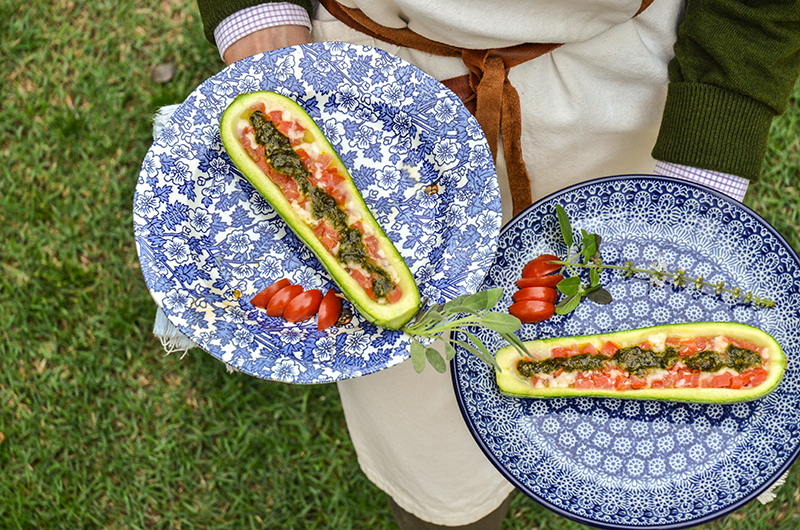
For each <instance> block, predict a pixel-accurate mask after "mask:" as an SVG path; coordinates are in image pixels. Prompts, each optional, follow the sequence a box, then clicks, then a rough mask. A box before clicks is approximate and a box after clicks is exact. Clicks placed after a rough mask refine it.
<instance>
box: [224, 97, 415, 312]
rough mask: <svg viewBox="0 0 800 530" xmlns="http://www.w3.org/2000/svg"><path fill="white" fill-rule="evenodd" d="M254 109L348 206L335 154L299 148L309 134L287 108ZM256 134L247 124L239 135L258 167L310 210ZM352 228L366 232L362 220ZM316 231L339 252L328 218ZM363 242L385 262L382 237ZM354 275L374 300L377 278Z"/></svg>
mask: <svg viewBox="0 0 800 530" xmlns="http://www.w3.org/2000/svg"><path fill="white" fill-rule="evenodd" d="M250 110H251V111H252V112H255V111H261V112H263V113H264V114H265V115H266V116H268V118H269V120H270V121H272V122H273V123H274V124H275V125H276V127H277V128H278V131H280V132H281V133H282V134H283V135H284V136H287V137H289V139H290V141H291V143H292V145H293V146H294V147H295V152H296V153H297V155H298V156H299V157H300V161H301V162H303V165H304V166H305V167H306V169H307V170H308V172H309V173H310V175H309V177H308V179H309V182H310V183H311V185H312V186H318V187H319V188H321V189H322V190H323V191H325V192H326V193H327V194H328V195H330V196H331V197H333V199H334V200H335V201H336V203H337V204H338V205H339V206H340V207H342V208H344V206H345V205H346V204H348V203H349V202H350V199H351V197H350V192H349V189H348V188H347V186H346V185H344V183H345V182H346V179H345V177H344V176H343V175H342V174H341V173H340V172H339V169H338V168H337V167H336V166H332V165H331V163H332V162H333V160H334V157H333V156H331V155H330V154H327V153H322V154H319V155H317V156H316V157H312V156H311V155H309V153H308V152H307V151H306V150H305V149H302V148H297V146H298V145H300V144H301V143H302V142H303V138H304V135H305V128H304V127H303V126H302V125H301V124H300V123H299V122H296V121H289V120H284V119H283V111H281V110H274V111H271V112H266V107H265V105H264V103H258V104H256V105H253V106H252V107H251V108H250ZM253 133H254V130H253V128H252V127H251V126H249V125H246V126H244V127H243V128H242V130H241V132H240V135H239V139H240V141H241V144H242V147H243V148H244V149H245V150H246V151H247V153H248V154H249V155H250V157H251V158H252V159H253V161H255V162H256V164H257V165H258V167H259V168H261V170H262V171H263V172H264V173H265V174H266V175H267V176H268V177H269V178H270V180H272V182H274V183H275V184H276V185H277V186H278V187H279V188H281V190H282V192H283V195H284V197H286V199H287V200H289V201H291V202H294V203H296V204H298V205H299V207H300V208H301V209H304V210H306V211H308V205H309V198H308V196H306V195H305V194H303V193H302V192H301V191H300V189H299V187H298V184H297V181H295V180H294V179H293V178H291V177H289V176H287V175H284V174H282V173H279V172H278V171H275V170H274V169H273V168H272V166H270V165H269V164H268V163H267V161H266V159H265V156H264V146H262V145H257V144H255V143H254V142H252V141H251V140H250V136H251V135H253ZM345 212H346V210H345ZM352 227H353V228H357V229H358V230H359V231H360V232H361V233H362V234H364V233H365V230H364V227H363V225H362V224H361V222H359V221H356V222H355V223H353V225H352ZM313 232H314V234H315V235H316V237H317V239H318V240H319V241H320V242H321V243H322V244H323V246H324V247H325V248H326V249H328V251H329V252H331V254H334V255H335V249H336V248H337V246H338V245H339V241H340V240H341V236H340V234H339V232H338V231H337V230H336V229H334V228H333V227H332V226H330V225H329V224H328V223H327V221H325V220H323V221H322V222H319V223H317V224H316V225H315V226H314V227H313ZM363 241H364V246H365V247H366V249H367V255H368V256H369V257H371V258H372V259H373V260H375V261H376V262H381V261H383V258H382V257H381V256H380V252H379V251H380V242H379V240H378V238H377V237H375V236H374V235H372V234H369V235H365V236H364V239H363ZM350 275H351V276H352V277H353V278H354V279H355V280H356V282H358V284H359V285H360V286H361V287H362V288H363V289H364V291H366V293H367V295H368V296H369V297H370V298H372V299H373V300H374V299H375V294H374V292H373V290H372V283H373V277H370V276H368V275H366V274H364V273H363V272H362V271H361V270H359V269H353V270H351V271H350ZM402 297H403V291H402V290H401V289H400V288H399V287H398V286H396V285H395V286H394V289H392V290H391V291H390V292H389V293H387V295H386V297H385V298H386V301H387V302H389V303H395V302H397V301H399V300H400V299H401V298H402Z"/></svg>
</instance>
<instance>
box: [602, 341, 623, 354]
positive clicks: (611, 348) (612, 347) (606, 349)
mask: <svg viewBox="0 0 800 530" xmlns="http://www.w3.org/2000/svg"><path fill="white" fill-rule="evenodd" d="M617 350H619V346H618V345H616V344H614V343H613V342H611V341H610V340H609V341H606V343H605V344H603V347H602V348H600V353H602V354H603V355H605V356H606V357H611V356H612V355H614V354H615V353H617Z"/></svg>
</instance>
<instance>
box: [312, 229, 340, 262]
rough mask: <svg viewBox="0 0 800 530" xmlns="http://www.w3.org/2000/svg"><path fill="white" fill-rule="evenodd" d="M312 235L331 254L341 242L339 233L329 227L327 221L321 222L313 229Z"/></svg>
mask: <svg viewBox="0 0 800 530" xmlns="http://www.w3.org/2000/svg"><path fill="white" fill-rule="evenodd" d="M314 235H315V236H317V239H319V241H320V243H322V244H323V245H324V246H325V248H327V249H328V251H329V252H330V253H331V254H334V249H336V247H337V245H338V244H339V241H340V240H341V236H340V235H339V232H338V231H337V230H336V229H335V228H334V227H332V226H331V225H329V224H328V222H327V221H322V222H321V223H319V224H318V225H317V227H316V228H314Z"/></svg>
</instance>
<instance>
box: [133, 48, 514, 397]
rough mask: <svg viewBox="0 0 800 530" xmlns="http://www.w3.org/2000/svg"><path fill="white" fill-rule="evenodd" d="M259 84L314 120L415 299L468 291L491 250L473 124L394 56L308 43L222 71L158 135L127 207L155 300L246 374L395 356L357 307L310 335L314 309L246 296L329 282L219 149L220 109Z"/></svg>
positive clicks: (398, 342)
mask: <svg viewBox="0 0 800 530" xmlns="http://www.w3.org/2000/svg"><path fill="white" fill-rule="evenodd" d="M255 90H273V91H276V92H280V93H281V94H283V95H285V96H288V97H290V98H292V99H294V100H295V101H297V102H298V103H299V104H300V105H301V106H302V107H303V108H304V109H305V110H306V111H307V112H308V113H309V114H310V115H311V117H312V118H314V120H315V121H317V123H318V124H319V125H320V127H321V128H322V129H323V131H324V132H325V134H326V135H327V137H328V139H329V140H330V141H331V144H332V145H333V146H334V148H335V149H336V150H337V152H338V154H339V156H340V157H341V158H342V160H343V161H344V163H345V164H346V165H347V166H348V168H349V169H350V170H351V174H352V176H353V178H354V180H355V182H356V184H357V185H358V187H359V189H360V190H361V193H362V195H363V197H364V200H365V201H366V203H367V205H368V206H369V207H370V209H371V210H372V212H373V214H374V215H375V217H376V219H377V220H378V222H379V223H380V224H381V226H382V227H383V228H384V230H385V231H386V233H387V235H388V236H389V237H390V238H391V239H392V241H393V242H394V243H395V245H396V246H397V248H398V250H399V251H400V254H401V255H402V256H403V258H404V259H405V260H406V262H407V263H408V265H409V267H410V268H411V271H412V272H413V274H414V276H415V278H416V280H417V283H418V285H419V288H420V294H421V296H423V297H427V298H429V299H430V300H432V301H438V302H443V301H445V300H448V299H450V298H453V297H455V296H459V295H461V294H465V293H468V292H474V291H475V290H476V289H477V287H478V285H479V284H480V283H481V281H483V278H484V276H485V273H486V270H487V269H488V267H489V265H490V264H491V263H492V260H493V259H494V254H495V250H496V248H497V237H498V234H499V231H500V193H499V189H498V186H497V177H496V174H495V170H494V163H493V162H492V158H491V153H490V152H489V147H488V145H487V143H486V139H485V137H484V136H483V132H482V131H481V128H480V126H479V125H478V123H477V121H475V119H474V118H473V117H472V116H471V115H470V114H469V112H468V111H467V110H466V109H465V108H464V106H463V105H462V104H461V102H460V101H459V100H458V99H457V98H456V96H455V95H454V94H453V93H452V92H450V91H449V90H448V89H446V88H445V87H444V86H443V85H442V84H441V83H439V82H438V81H436V80H435V79H433V78H432V77H430V76H428V75H427V74H425V73H424V72H422V71H421V70H419V69H418V68H416V67H414V66H412V65H411V64H409V63H407V62H405V61H402V60H400V59H399V58H397V57H394V56H391V55H389V54H387V53H385V52H383V51H381V50H377V49H374V48H368V47H363V46H354V45H349V44H343V43H315V44H310V45H303V46H297V47H292V48H285V49H282V50H277V51H274V52H270V53H267V54H263V55H259V56H255V57H251V58H248V59H245V60H242V61H239V62H237V63H236V64H234V65H231V66H230V67H228V68H226V69H225V70H223V71H221V72H219V73H218V74H217V75H215V76H213V77H211V78H209V79H208V80H206V81H205V82H204V83H202V85H201V86H200V87H198V88H197V89H196V90H195V91H194V92H193V93H192V94H191V95H190V96H189V97H188V98H187V99H186V101H185V102H184V103H183V104H181V105H180V107H179V108H178V109H177V110H176V111H175V114H174V116H173V117H172V118H171V119H170V121H169V122H168V123H167V125H166V126H165V128H164V129H163V131H162V133H161V134H160V135H159V137H158V138H156V141H155V142H154V144H153V146H152V147H151V149H150V150H149V151H148V153H147V155H146V157H145V159H144V162H143V164H142V169H141V172H140V175H139V181H138V183H137V186H136V191H135V196H134V204H133V212H134V231H135V236H136V244H137V250H138V253H139V260H140V263H141V267H142V271H143V273H144V277H145V280H146V282H147V285H148V288H149V289H150V292H151V294H152V296H153V298H154V299H155V301H156V303H157V304H158V305H159V306H160V307H161V308H162V309H163V310H164V312H165V313H166V315H167V317H168V318H169V320H170V321H171V322H172V323H173V324H175V326H177V328H178V329H180V330H181V331H182V332H183V333H184V334H185V335H187V336H188V337H190V338H191V339H193V340H194V341H195V342H196V343H197V344H198V345H199V346H201V347H202V348H203V349H205V350H206V351H208V352H210V353H211V354H212V355H214V356H215V357H217V358H219V359H220V360H222V361H224V362H226V363H227V364H229V365H231V366H233V367H235V368H237V369H239V370H241V371H243V372H246V373H248V374H250V375H253V376H256V377H260V378H265V379H271V380H276V381H287V382H294V383H324V382H331V381H337V380H341V379H347V378H350V377H357V376H360V375H365V374H369V373H372V372H375V371H377V370H381V369H384V368H388V367H390V366H393V365H395V364H397V363H400V362H402V361H403V360H405V359H406V358H408V356H409V349H408V340H407V338H405V337H404V335H403V334H402V333H401V332H398V331H388V330H385V329H382V328H378V327H376V326H374V325H372V324H370V323H369V322H366V321H365V320H364V319H363V318H361V317H360V315H358V314H356V315H354V317H353V319H352V321H351V323H350V324H348V325H346V326H342V327H334V328H330V329H329V330H326V331H325V332H318V331H317V329H316V319H312V320H310V321H307V322H303V323H298V324H288V323H286V322H284V321H282V320H281V319H279V318H272V317H267V316H266V314H265V313H264V312H263V311H259V310H257V309H255V308H254V307H253V306H251V305H250V303H249V300H250V299H251V298H252V297H253V296H254V295H255V294H256V293H257V292H259V291H260V290H262V289H264V288H265V287H266V286H267V285H269V284H271V283H272V282H273V281H276V280H278V279H280V278H283V277H287V278H289V279H290V280H291V281H292V282H293V283H297V284H300V285H302V286H303V287H305V288H306V289H311V288H319V289H323V290H325V289H327V288H329V287H331V286H333V283H332V281H331V279H330V276H329V275H328V274H327V273H326V272H325V270H324V269H323V268H322V266H321V265H320V264H319V262H318V260H317V259H316V257H315V256H314V255H313V254H312V253H310V252H309V251H308V250H307V248H306V246H305V245H304V244H303V243H302V242H301V241H300V240H299V239H298V238H297V237H296V236H295V235H294V234H293V233H292V232H291V231H289V230H287V227H286V225H285V223H284V222H283V221H282V220H281V219H280V218H279V217H278V216H277V214H276V213H275V211H274V210H273V209H272V208H271V207H270V205H269V204H268V203H267V202H266V201H265V200H264V199H263V198H262V197H261V195H260V194H259V193H258V192H257V191H256V190H255V189H254V188H253V187H252V186H251V185H250V183H249V182H248V181H247V180H246V179H245V178H244V177H243V176H242V175H241V174H240V173H239V171H238V170H237V169H236V167H235V166H234V165H233V164H232V162H231V160H230V158H229V157H228V155H227V153H226V152H225V150H224V148H223V146H222V143H221V140H220V132H219V120H220V117H221V115H222V112H223V111H224V110H225V108H227V106H228V105H229V104H230V102H231V101H233V99H234V98H235V96H236V95H237V94H240V93H244V92H252V91H255ZM464 249H473V251H470V252H465V251H464Z"/></svg>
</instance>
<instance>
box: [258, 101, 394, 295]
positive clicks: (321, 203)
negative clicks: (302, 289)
mask: <svg viewBox="0 0 800 530" xmlns="http://www.w3.org/2000/svg"><path fill="white" fill-rule="evenodd" d="M250 124H251V125H252V126H253V130H254V132H255V140H256V143H258V144H259V145H261V146H263V147H264V159H265V160H266V161H267V163H268V164H269V165H270V166H271V167H272V168H273V169H274V170H275V171H277V172H279V173H281V174H283V175H286V176H287V177H291V178H292V179H294V181H295V182H297V187H298V189H299V190H300V192H301V193H302V194H303V195H305V196H307V197H309V199H310V200H311V215H312V217H313V218H314V219H326V220H327V221H328V223H329V224H330V225H331V227H333V229H334V230H336V232H337V233H338V234H339V238H340V239H339V248H338V250H337V252H336V260H337V261H338V262H339V263H341V264H342V265H345V266H352V265H358V266H360V267H361V268H362V269H364V270H365V271H366V272H368V273H370V274H371V281H372V292H373V294H374V295H375V298H386V296H387V295H388V294H389V293H391V292H392V291H393V290H394V288H395V286H394V282H393V281H392V279H391V276H390V275H389V273H388V272H387V271H386V270H385V269H383V268H382V267H380V266H379V265H378V264H376V263H375V261H374V260H372V259H371V258H370V257H369V255H368V254H367V247H366V245H365V244H364V234H362V233H361V231H360V230H358V229H357V228H353V227H351V226H349V225H348V223H347V214H346V213H345V212H344V211H343V210H342V209H341V208H340V207H339V205H338V204H337V203H336V199H334V198H333V197H332V196H331V195H330V194H329V193H327V192H326V191H325V190H323V189H322V188H320V187H319V186H313V185H312V184H311V181H310V180H309V177H310V176H311V172H309V171H308V169H307V168H306V166H305V164H303V161H302V160H301V159H300V155H298V154H297V153H296V152H295V151H294V149H292V144H291V142H290V140H289V137H288V136H286V135H284V134H283V133H282V132H280V131H279V130H278V127H277V126H276V125H275V124H274V123H273V122H272V121H271V120H270V119H269V118H267V117H266V116H265V115H264V113H263V112H261V111H260V110H256V111H254V112H252V113H251V114H250Z"/></svg>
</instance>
